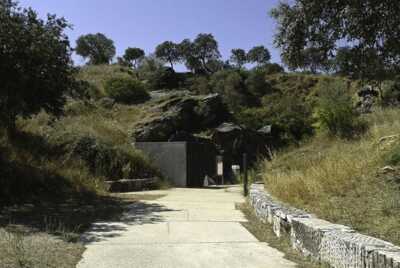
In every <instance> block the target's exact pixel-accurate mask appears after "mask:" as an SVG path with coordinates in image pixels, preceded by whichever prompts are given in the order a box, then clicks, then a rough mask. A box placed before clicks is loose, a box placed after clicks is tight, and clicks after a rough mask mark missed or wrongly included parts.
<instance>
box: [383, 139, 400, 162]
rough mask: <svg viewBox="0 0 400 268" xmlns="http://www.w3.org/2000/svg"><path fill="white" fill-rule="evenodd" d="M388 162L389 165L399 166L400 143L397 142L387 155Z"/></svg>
mask: <svg viewBox="0 0 400 268" xmlns="http://www.w3.org/2000/svg"><path fill="white" fill-rule="evenodd" d="M386 163H388V164H389V165H394V166H397V165H399V163H400V145H399V144H397V145H396V146H395V147H394V148H393V149H391V150H390V152H389V153H388V154H387V155H386Z"/></svg>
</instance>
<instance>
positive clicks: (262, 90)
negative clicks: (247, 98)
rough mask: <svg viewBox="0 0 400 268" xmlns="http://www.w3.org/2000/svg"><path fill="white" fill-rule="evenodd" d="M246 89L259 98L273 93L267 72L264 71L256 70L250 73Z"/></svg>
mask: <svg viewBox="0 0 400 268" xmlns="http://www.w3.org/2000/svg"><path fill="white" fill-rule="evenodd" d="M246 87H247V90H248V91H249V92H250V93H251V94H252V95H253V96H255V97H257V98H261V97H262V96H264V95H266V94H268V93H270V92H271V91H272V87H271V85H270V83H268V81H267V79H266V73H265V70H263V69H255V70H252V71H251V72H250V73H249V76H248V77H247V79H246Z"/></svg>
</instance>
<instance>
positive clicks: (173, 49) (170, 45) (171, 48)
mask: <svg viewBox="0 0 400 268" xmlns="http://www.w3.org/2000/svg"><path fill="white" fill-rule="evenodd" d="M155 55H156V57H157V58H159V59H161V60H162V61H165V62H168V63H169V64H170V65H171V68H172V69H174V63H179V62H180V61H181V60H182V55H181V51H180V49H179V45H178V44H175V43H174V42H171V41H165V42H164V43H162V44H160V45H158V46H157V47H156V52H155Z"/></svg>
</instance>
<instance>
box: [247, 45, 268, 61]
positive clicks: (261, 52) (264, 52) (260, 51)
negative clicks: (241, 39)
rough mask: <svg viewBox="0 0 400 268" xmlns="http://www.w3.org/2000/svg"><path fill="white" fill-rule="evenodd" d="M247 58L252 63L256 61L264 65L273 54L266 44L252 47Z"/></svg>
mask: <svg viewBox="0 0 400 268" xmlns="http://www.w3.org/2000/svg"><path fill="white" fill-rule="evenodd" d="M247 59H248V61H249V62H251V63H256V64H257V65H259V66H260V65H264V64H267V63H268V62H269V60H270V59H271V54H270V53H269V51H268V49H267V48H265V47H264V46H256V47H253V48H252V49H250V51H249V52H248V53H247Z"/></svg>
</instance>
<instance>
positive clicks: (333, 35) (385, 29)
mask: <svg viewBox="0 0 400 268" xmlns="http://www.w3.org/2000/svg"><path fill="white" fill-rule="evenodd" d="M399 13H400V2H399V1H393V0H382V1H374V0H363V1H361V0H360V1H349V0H335V1H332V0H310V1H301V0H294V1H292V2H291V3H280V4H279V6H278V7H277V8H275V9H273V10H272V12H271V15H272V17H274V18H275V19H276V21H277V24H278V30H277V34H276V36H275V44H276V45H277V46H278V47H279V48H280V49H281V51H282V52H281V55H282V59H283V61H284V62H285V63H286V64H287V65H288V66H289V67H291V68H292V69H295V68H298V67H301V66H304V53H303V51H304V50H305V49H307V48H313V49H315V50H318V51H320V56H322V61H326V62H327V61H328V60H329V58H332V57H335V55H336V53H337V51H338V46H339V44H343V42H345V43H346V44H347V45H348V46H349V48H350V51H351V53H352V54H353V55H357V61H355V62H354V64H356V65H357V66H354V67H355V68H354V70H355V71H356V72H357V76H358V77H360V78H365V79H380V75H381V74H382V71H390V70H393V69H396V70H398V69H399V66H400V28H399V25H400V16H399V15H398V14H399ZM353 59H354V58H353ZM376 64H378V65H380V66H381V67H383V66H384V67H383V68H384V70H382V69H380V70H378V69H376V67H377V65H376ZM374 70H375V71H374Z"/></svg>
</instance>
